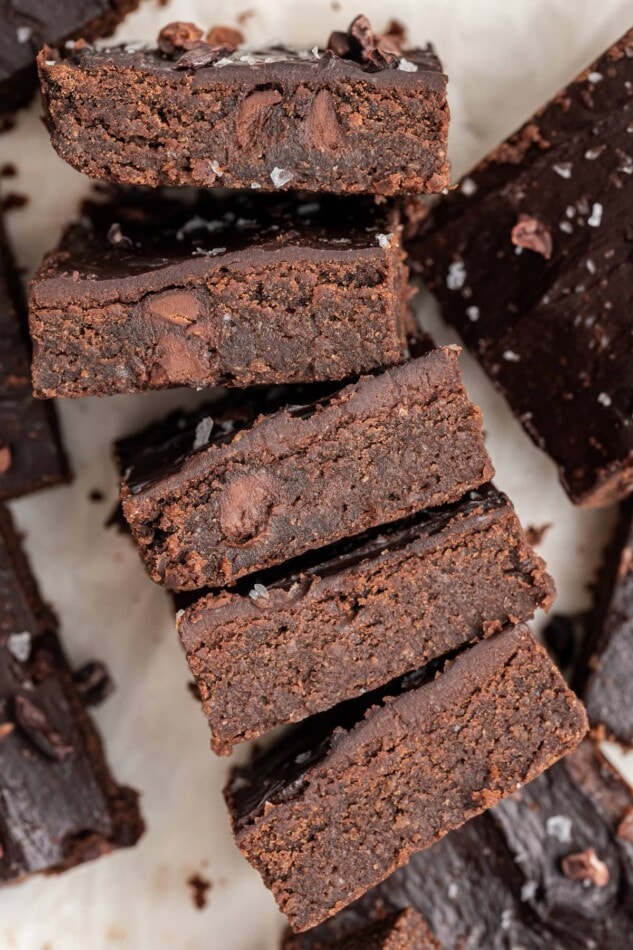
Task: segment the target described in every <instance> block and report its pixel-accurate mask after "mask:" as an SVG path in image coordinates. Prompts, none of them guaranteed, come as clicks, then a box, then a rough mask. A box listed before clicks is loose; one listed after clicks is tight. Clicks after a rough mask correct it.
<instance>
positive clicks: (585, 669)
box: [575, 499, 633, 746]
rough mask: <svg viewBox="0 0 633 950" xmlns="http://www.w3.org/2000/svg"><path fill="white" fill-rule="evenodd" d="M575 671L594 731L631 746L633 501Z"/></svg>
mask: <svg viewBox="0 0 633 950" xmlns="http://www.w3.org/2000/svg"><path fill="white" fill-rule="evenodd" d="M585 626H586V638H585V642H584V645H583V650H582V651H581V655H580V658H579V660H578V663H577V666H576V674H575V686H576V687H577V689H578V690H579V692H580V694H581V696H582V698H583V700H584V702H585V704H586V706H587V713H588V715H589V721H590V723H591V725H592V726H595V727H596V728H598V729H601V730H604V731H605V732H606V733H607V735H609V736H611V737H612V738H615V739H617V740H618V741H619V742H622V743H624V744H626V745H628V746H633V499H629V501H627V502H626V503H625V504H623V505H622V507H621V510H620V514H619V520H618V527H617V529H616V532H615V537H614V539H613V542H612V544H611V546H610V549H609V551H608V553H607V556H606V559H605V563H604V567H603V569H602V572H601V577H600V581H599V584H598V591H597V597H596V602H595V606H594V609H593V610H592V611H591V613H590V614H589V616H588V618H587V623H586V625H585Z"/></svg>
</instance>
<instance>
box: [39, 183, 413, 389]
mask: <svg viewBox="0 0 633 950" xmlns="http://www.w3.org/2000/svg"><path fill="white" fill-rule="evenodd" d="M399 220H400V215H399V212H398V210H397V209H396V208H395V207H394V206H393V205H391V206H386V205H383V206H382V207H380V208H378V207H377V206H376V205H375V204H374V202H373V200H372V199H366V198H362V197H358V198H347V199H345V198H336V197H331V198H329V199H328V198H320V199H318V200H317V199H314V200H313V199H310V200H306V199H305V198H301V197H299V198H294V197H291V198H289V199H287V198H285V197H282V196H261V195H260V196H259V197H258V198H257V199H255V198H253V197H252V196H250V195H246V194H239V195H235V194H232V195H231V196H230V197H229V198H226V199H224V198H218V197H216V196H215V195H214V194H213V193H205V192H198V191H194V192H193V193H191V191H190V190H189V189H183V190H182V191H181V192H179V193H178V194H177V195H170V196H166V195H163V194H160V193H159V194H158V195H157V194H156V193H155V192H151V194H148V193H147V192H141V193H140V194H138V193H137V192H136V191H133V192H132V193H131V194H129V193H125V194H123V195H119V194H116V193H115V194H114V195H113V197H112V199H111V201H110V202H108V203H107V204H105V205H104V204H96V203H94V202H89V203H87V204H86V205H85V206H84V209H83V215H82V218H81V220H80V221H79V222H77V223H75V224H73V225H71V226H70V227H69V228H68V229H67V231H66V233H65V235H64V236H63V238H62V241H61V243H60V245H59V247H58V248H56V249H55V250H54V251H51V252H50V253H49V254H48V255H47V256H46V258H45V260H44V262H43V263H42V265H41V267H40V269H39V271H38V273H37V274H36V276H35V278H34V280H33V281H32V283H31V288H30V308H29V309H30V313H29V320H30V329H31V336H32V338H33V342H34V354H33V384H34V389H35V393H36V395H37V396H40V397H44V398H50V397H52V396H72V397H78V396H89V395H105V394H112V393H124V392H138V391H141V390H147V389H162V388H166V387H171V386H190V387H193V388H197V389H202V388H207V387H212V386H237V387H244V386H251V385H257V384H268V385H270V384H274V383H304V382H315V381H321V380H328V379H335V380H341V379H345V378H349V377H352V376H358V375H359V374H361V373H366V372H371V371H373V370H376V369H378V368H380V367H383V366H388V365H393V364H396V363H400V362H402V360H403V359H404V357H405V353H406V346H407V332H408V329H409V324H410V323H411V321H412V318H411V314H410V308H409V300H410V296H411V294H412V290H411V289H410V285H409V283H408V270H407V268H406V266H405V264H404V253H403V251H402V247H401V243H400V226H399Z"/></svg>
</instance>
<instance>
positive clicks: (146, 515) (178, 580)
mask: <svg viewBox="0 0 633 950" xmlns="http://www.w3.org/2000/svg"><path fill="white" fill-rule="evenodd" d="M458 352H459V350H458V349H457V348H456V347H447V348H444V349H437V350H432V351H431V352H430V353H428V354H426V355H425V356H422V357H420V358H418V359H413V360H411V361H409V362H407V363H404V364H402V365H401V366H397V367H396V368H395V369H391V370H387V371H386V372H385V373H383V374H381V375H379V376H363V377H361V378H360V379H359V380H358V382H356V383H352V384H350V385H348V386H345V387H344V388H342V389H340V390H339V391H337V392H335V393H334V394H333V395H331V396H329V397H326V398H324V399H322V400H320V401H318V402H315V403H312V404H311V405H292V404H288V402H289V400H291V399H292V389H288V390H286V391H285V392H284V398H285V400H286V404H285V406H284V407H283V408H280V409H278V411H276V412H272V413H270V414H268V415H260V416H259V418H255V417H254V415H251V417H250V419H245V418H244V415H243V407H244V404H243V403H242V404H239V403H238V407H239V408H238V409H237V410H236V418H231V417H230V416H228V417H227V416H225V417H224V418H220V419H219V420H218V424H217V425H214V422H213V419H209V420H208V425H207V428H204V427H203V425H202V424H200V425H199V426H198V428H197V429H196V433H195V435H194V437H193V438H192V439H191V441H190V442H189V445H188V446H187V448H188V453H187V454H184V455H183V454H182V452H181V445H182V438H183V433H177V437H178V438H177V444H176V446H175V447H174V445H171V446H170V445H169V441H168V443H167V445H165V447H164V450H163V445H162V440H160V439H159V441H158V442H157V444H155V445H153V446H151V447H150V448H149V449H148V450H147V451H146V452H145V453H144V454H142V456H141V458H139V460H138V462H137V463H136V464H134V463H132V465H131V466H130V468H129V470H128V472H127V473H126V477H124V479H123V485H122V502H123V513H124V515H125V517H126V519H127V522H128V524H129V525H130V528H131V531H132V534H133V536H134V538H135V540H136V542H137V544H138V546H139V549H140V552H141V555H142V557H143V559H144V561H145V564H146V566H147V569H148V571H149V573H150V576H151V577H152V578H153V579H154V580H155V581H157V582H160V583H162V584H164V585H165V586H166V587H168V588H170V589H172V590H178V589H182V590H192V589H195V588H200V587H204V586H205V585H208V586H222V585H225V584H229V583H231V582H232V581H234V580H236V579H237V578H239V577H241V576H243V575H244V574H248V573H251V572H252V571H254V570H261V569H264V568H266V567H271V566H273V565H274V564H279V563H281V562H282V561H286V560H288V559H289V558H292V557H295V556H298V555H300V554H303V553H304V552H305V551H308V550H312V549H313V548H317V547H322V546H324V545H327V544H330V543H331V542H334V541H336V540H338V539H340V538H343V537H348V536H350V535H354V534H360V533H361V532H362V531H366V530H367V529H368V528H371V527H374V526H376V525H378V524H381V523H385V522H390V521H396V520H398V519H399V518H402V517H406V516H407V515H409V514H412V513H413V512H415V511H419V510H420V509H422V508H426V507H434V506H436V505H441V504H446V503H450V502H452V501H456V500H457V499H458V498H461V496H462V495H464V494H465V492H466V491H468V490H470V489H471V488H476V487H477V486H479V485H481V484H483V483H484V482H487V481H489V480H490V478H491V477H492V474H493V471H492V465H491V463H490V460H489V458H488V455H487V453H486V450H485V447H484V444H483V437H482V425H481V413H480V411H479V410H478V409H477V408H476V407H475V406H473V404H472V403H471V402H470V401H469V399H468V397H467V395H466V392H465V390H464V387H463V384H462V380H461V374H460V371H459V366H458V362H457V358H458ZM255 398H256V397H255ZM264 409H265V403H264V397H262V405H261V410H260V411H262V410H264ZM240 413H242V414H241V415H240Z"/></svg>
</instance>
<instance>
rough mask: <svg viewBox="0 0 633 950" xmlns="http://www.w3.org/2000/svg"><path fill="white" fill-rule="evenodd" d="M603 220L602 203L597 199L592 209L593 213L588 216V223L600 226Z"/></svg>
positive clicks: (596, 226) (590, 225)
mask: <svg viewBox="0 0 633 950" xmlns="http://www.w3.org/2000/svg"><path fill="white" fill-rule="evenodd" d="M601 221H602V205H601V204H600V203H599V202H598V201H596V202H595V203H594V205H593V207H592V209H591V215H590V216H589V217H588V218H587V224H588V225H589V227H590V228H599V227H600V223H601Z"/></svg>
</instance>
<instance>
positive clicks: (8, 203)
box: [0, 191, 29, 211]
mask: <svg viewBox="0 0 633 950" xmlns="http://www.w3.org/2000/svg"><path fill="white" fill-rule="evenodd" d="M28 203H29V199H28V197H27V196H26V195H22V194H20V193H19V192H17V191H9V192H7V194H6V195H5V196H4V197H3V199H2V201H1V202H0V210H2V211H16V210H17V209H18V208H24V207H25V205H27V204H28Z"/></svg>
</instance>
